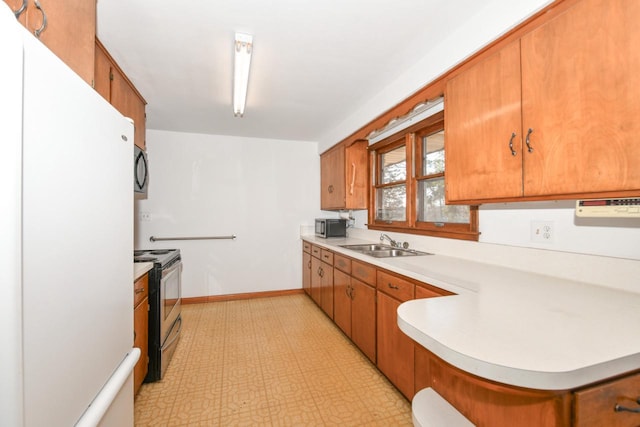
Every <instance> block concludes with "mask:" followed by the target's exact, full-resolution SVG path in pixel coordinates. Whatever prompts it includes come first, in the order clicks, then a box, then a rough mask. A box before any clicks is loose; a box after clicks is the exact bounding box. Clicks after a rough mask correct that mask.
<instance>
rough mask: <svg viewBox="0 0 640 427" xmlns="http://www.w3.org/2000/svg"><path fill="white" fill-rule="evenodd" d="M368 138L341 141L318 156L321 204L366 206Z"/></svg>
mask: <svg viewBox="0 0 640 427" xmlns="http://www.w3.org/2000/svg"><path fill="white" fill-rule="evenodd" d="M367 147H368V142H367V141H365V140H359V141H356V142H354V143H353V144H351V145H349V146H346V145H344V144H340V145H338V146H336V147H333V148H332V149H330V150H329V151H327V152H325V153H323V154H322V155H321V156H320V208H321V209H323V210H339V209H367V207H368V206H367V201H368V192H369V187H368V185H367V184H368V176H369V173H368V157H367Z"/></svg>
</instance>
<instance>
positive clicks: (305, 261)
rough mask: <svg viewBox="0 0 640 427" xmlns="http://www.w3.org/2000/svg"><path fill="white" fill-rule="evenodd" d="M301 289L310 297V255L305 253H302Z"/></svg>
mask: <svg viewBox="0 0 640 427" xmlns="http://www.w3.org/2000/svg"><path fill="white" fill-rule="evenodd" d="M302 289H304V291H305V292H306V293H307V295H311V255H310V254H309V253H307V252H303V253H302Z"/></svg>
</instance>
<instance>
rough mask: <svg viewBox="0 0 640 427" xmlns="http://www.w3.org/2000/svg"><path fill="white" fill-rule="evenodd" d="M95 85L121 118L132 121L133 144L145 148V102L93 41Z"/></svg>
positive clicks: (104, 50) (112, 61) (103, 50)
mask: <svg viewBox="0 0 640 427" xmlns="http://www.w3.org/2000/svg"><path fill="white" fill-rule="evenodd" d="M94 43H95V47H96V49H95V83H94V88H95V89H96V91H98V93H99V94H100V95H102V97H103V98H104V99H106V100H107V101H109V102H110V103H111V105H113V106H114V107H115V108H116V110H118V111H119V112H120V113H121V114H122V115H123V116H126V117H130V118H132V119H133V122H134V126H135V136H134V141H135V144H136V145H137V146H138V147H140V148H144V147H145V140H146V136H145V135H146V123H145V122H146V116H145V105H146V101H145V100H144V98H143V97H142V95H140V93H139V92H138V91H137V89H136V88H135V86H134V85H133V84H132V83H131V82H130V81H129V79H128V78H127V76H126V75H125V74H124V72H123V71H122V70H121V69H120V67H119V66H118V64H117V63H116V62H115V61H114V60H113V58H112V57H111V55H109V53H108V52H107V50H106V49H105V48H104V46H103V45H102V43H100V41H99V40H98V39H95V41H94Z"/></svg>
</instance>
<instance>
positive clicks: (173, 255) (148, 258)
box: [133, 249, 180, 268]
mask: <svg viewBox="0 0 640 427" xmlns="http://www.w3.org/2000/svg"><path fill="white" fill-rule="evenodd" d="M176 259H180V249H138V250H134V251H133V262H153V263H154V264H155V265H156V266H159V267H162V268H164V267H165V266H167V265H170V264H172V263H173V262H174V261H175V260H176Z"/></svg>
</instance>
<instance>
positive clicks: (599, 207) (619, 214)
mask: <svg viewBox="0 0 640 427" xmlns="http://www.w3.org/2000/svg"><path fill="white" fill-rule="evenodd" d="M576 216H579V217H586V218H640V197H636V198H625V199H592V200H576Z"/></svg>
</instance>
